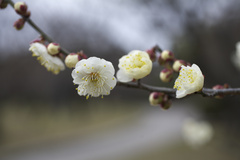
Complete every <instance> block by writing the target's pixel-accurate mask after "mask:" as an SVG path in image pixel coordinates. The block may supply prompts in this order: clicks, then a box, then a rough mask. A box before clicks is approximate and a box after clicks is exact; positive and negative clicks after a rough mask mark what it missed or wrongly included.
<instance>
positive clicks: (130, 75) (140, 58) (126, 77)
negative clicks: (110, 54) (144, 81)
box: [117, 50, 152, 82]
mask: <svg viewBox="0 0 240 160" xmlns="http://www.w3.org/2000/svg"><path fill="white" fill-rule="evenodd" d="M118 67H119V70H118V72H117V79H118V81H120V82H130V81H132V80H134V79H141V78H143V77H145V76H147V75H148V74H150V72H151V71H152V61H151V59H150V57H149V55H148V53H147V52H144V51H139V50H133V51H131V52H130V53H128V55H125V56H123V57H122V58H120V59H119V64H118Z"/></svg>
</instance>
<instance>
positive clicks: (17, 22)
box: [13, 18, 25, 30]
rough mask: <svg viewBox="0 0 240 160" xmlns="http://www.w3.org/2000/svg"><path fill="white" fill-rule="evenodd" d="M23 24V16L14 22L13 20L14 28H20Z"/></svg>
mask: <svg viewBox="0 0 240 160" xmlns="http://www.w3.org/2000/svg"><path fill="white" fill-rule="evenodd" d="M24 24H25V20H24V19H23V18H20V19H18V20H17V21H16V22H14V25H13V26H14V28H16V30H21V29H22V28H23V26H24Z"/></svg>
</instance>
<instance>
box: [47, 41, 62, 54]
mask: <svg viewBox="0 0 240 160" xmlns="http://www.w3.org/2000/svg"><path fill="white" fill-rule="evenodd" d="M47 51H48V53H49V54H50V55H55V54H58V53H59V51H60V45H59V44H58V43H49V44H48V46H47Z"/></svg>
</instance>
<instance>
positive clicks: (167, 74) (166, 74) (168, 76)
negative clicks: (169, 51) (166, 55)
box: [159, 68, 173, 82]
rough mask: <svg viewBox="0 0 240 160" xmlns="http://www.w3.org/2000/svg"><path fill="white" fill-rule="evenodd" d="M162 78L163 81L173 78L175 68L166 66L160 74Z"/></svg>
mask: <svg viewBox="0 0 240 160" xmlns="http://www.w3.org/2000/svg"><path fill="white" fill-rule="evenodd" d="M159 77H160V79H161V80H162V81H163V82H170V81H171V80H172V78H173V70H172V69H167V68H164V69H163V70H162V71H161V72H160V75H159Z"/></svg>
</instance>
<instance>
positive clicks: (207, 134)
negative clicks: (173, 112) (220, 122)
mask: <svg viewBox="0 0 240 160" xmlns="http://www.w3.org/2000/svg"><path fill="white" fill-rule="evenodd" d="M182 136H183V140H184V141H185V142H186V143H187V144H188V145H189V146H191V147H193V148H198V147H201V146H203V145H205V144H206V143H207V142H209V141H210V140H211V139H212V137H213V127H212V126H211V125H210V124H209V123H208V122H206V121H200V122H197V121H196V120H194V119H192V118H188V119H186V120H185V121H184V123H183V127H182Z"/></svg>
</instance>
